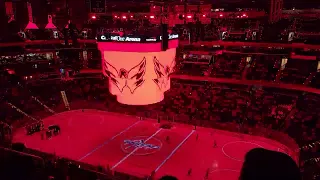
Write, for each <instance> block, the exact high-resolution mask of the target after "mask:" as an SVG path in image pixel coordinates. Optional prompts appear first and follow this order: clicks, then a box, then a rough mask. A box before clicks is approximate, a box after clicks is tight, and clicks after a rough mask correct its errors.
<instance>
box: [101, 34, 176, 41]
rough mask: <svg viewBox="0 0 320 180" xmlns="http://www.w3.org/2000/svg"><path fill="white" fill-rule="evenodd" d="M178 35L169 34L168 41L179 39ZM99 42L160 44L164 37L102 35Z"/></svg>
mask: <svg viewBox="0 0 320 180" xmlns="http://www.w3.org/2000/svg"><path fill="white" fill-rule="evenodd" d="M178 38H179V35H178V34H169V35H168V40H173V39H178ZM98 41H102V42H104V41H106V42H108V41H116V42H150V43H154V42H159V41H162V36H157V37H139V36H120V35H110V34H109V35H107V34H106V35H100V36H99V37H98Z"/></svg>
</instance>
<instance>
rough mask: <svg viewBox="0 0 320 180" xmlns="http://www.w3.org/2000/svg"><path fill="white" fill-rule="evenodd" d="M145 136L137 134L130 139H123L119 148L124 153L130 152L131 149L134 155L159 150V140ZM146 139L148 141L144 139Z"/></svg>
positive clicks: (160, 144)
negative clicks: (137, 135)
mask: <svg viewBox="0 0 320 180" xmlns="http://www.w3.org/2000/svg"><path fill="white" fill-rule="evenodd" d="M148 138H149V137H147V136H139V137H134V138H130V139H125V140H123V143H122V144H121V149H122V150H123V151H124V152H125V153H131V152H132V151H134V150H135V149H137V150H135V152H134V153H133V154H134V155H148V154H153V153H155V152H157V151H159V150H160V149H161V147H162V143H161V141H160V140H158V139H156V138H151V139H148ZM147 139H148V141H146V140H147Z"/></svg>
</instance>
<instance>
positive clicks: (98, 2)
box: [90, 0, 106, 13]
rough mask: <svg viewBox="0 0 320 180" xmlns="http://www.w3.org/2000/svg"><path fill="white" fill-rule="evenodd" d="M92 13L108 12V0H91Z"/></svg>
mask: <svg viewBox="0 0 320 180" xmlns="http://www.w3.org/2000/svg"><path fill="white" fill-rule="evenodd" d="M90 12H91V13H106V0H90Z"/></svg>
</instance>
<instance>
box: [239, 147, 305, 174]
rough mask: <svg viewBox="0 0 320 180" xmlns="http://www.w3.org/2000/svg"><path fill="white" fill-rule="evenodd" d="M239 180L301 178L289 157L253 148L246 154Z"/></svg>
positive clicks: (295, 165)
mask: <svg viewBox="0 0 320 180" xmlns="http://www.w3.org/2000/svg"><path fill="white" fill-rule="evenodd" d="M239 180H301V176H300V171H299V168H298V166H297V164H296V163H295V162H294V160H293V159H292V158H291V157H290V156H288V155H286V154H284V153H281V152H276V151H270V150H266V149H263V148H255V149H252V150H250V151H249V152H248V153H247V154H246V156H245V161H244V163H243V165H242V169H241V174H240V177H239Z"/></svg>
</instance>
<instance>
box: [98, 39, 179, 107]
mask: <svg viewBox="0 0 320 180" xmlns="http://www.w3.org/2000/svg"><path fill="white" fill-rule="evenodd" d="M161 39H162V38H161V36H157V37H147V38H146V37H139V36H137V37H131V36H130V37H126V36H119V35H116V36H107V35H106V36H105V35H101V36H99V37H98V48H99V50H100V51H101V56H102V57H103V58H102V67H103V68H102V71H103V74H104V75H105V76H106V77H108V78H109V91H110V93H111V94H113V95H116V96H117V101H118V102H120V103H122V104H129V105H148V104H154V103H157V102H160V101H162V100H163V98H164V92H165V91H167V90H169V89H170V78H169V75H170V73H172V71H173V69H174V66H175V56H176V48H177V47H178V35H177V34H170V35H169V43H168V47H169V49H168V50H166V51H161Z"/></svg>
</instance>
